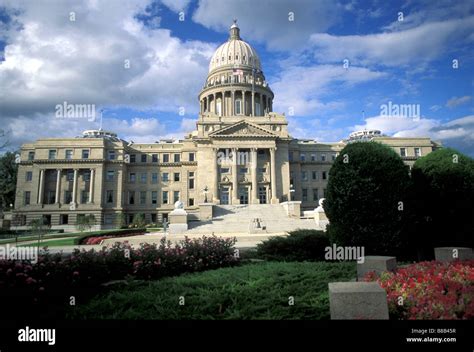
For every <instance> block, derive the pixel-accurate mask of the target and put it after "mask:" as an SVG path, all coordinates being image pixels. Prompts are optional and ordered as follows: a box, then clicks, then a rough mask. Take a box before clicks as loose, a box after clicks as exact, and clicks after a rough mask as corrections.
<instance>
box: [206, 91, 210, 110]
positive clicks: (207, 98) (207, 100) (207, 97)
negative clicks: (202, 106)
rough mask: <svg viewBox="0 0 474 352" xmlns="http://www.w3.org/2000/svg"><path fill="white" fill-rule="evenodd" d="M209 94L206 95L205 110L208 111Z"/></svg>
mask: <svg viewBox="0 0 474 352" xmlns="http://www.w3.org/2000/svg"><path fill="white" fill-rule="evenodd" d="M209 111H210V110H209V95H208V96H206V112H209Z"/></svg>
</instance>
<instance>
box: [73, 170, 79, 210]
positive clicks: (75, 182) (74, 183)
mask: <svg viewBox="0 0 474 352" xmlns="http://www.w3.org/2000/svg"><path fill="white" fill-rule="evenodd" d="M77 171H78V170H77V169H74V181H73V182H72V202H73V203H74V204H76V198H77Z"/></svg>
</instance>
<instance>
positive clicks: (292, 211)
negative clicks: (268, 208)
mask: <svg viewBox="0 0 474 352" xmlns="http://www.w3.org/2000/svg"><path fill="white" fill-rule="evenodd" d="M280 204H281V205H282V207H283V209H285V212H286V215H288V216H289V217H290V218H297V219H299V218H300V217H301V202H300V201H290V202H283V203H280Z"/></svg>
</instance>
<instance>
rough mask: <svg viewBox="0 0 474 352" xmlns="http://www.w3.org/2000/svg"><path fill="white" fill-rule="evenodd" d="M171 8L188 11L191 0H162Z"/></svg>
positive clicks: (177, 10)
mask: <svg viewBox="0 0 474 352" xmlns="http://www.w3.org/2000/svg"><path fill="white" fill-rule="evenodd" d="M161 1H162V2H163V4H165V5H166V7H168V8H169V9H170V10H172V11H174V12H181V11H186V9H187V8H188V6H189V3H190V2H191V0H161Z"/></svg>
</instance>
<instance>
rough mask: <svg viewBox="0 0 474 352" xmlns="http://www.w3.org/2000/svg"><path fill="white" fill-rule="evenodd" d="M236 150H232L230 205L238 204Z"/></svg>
mask: <svg viewBox="0 0 474 352" xmlns="http://www.w3.org/2000/svg"><path fill="white" fill-rule="evenodd" d="M237 151H238V149H237V148H232V204H239V178H238V174H237V171H238V170H237V161H238V160H237Z"/></svg>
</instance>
